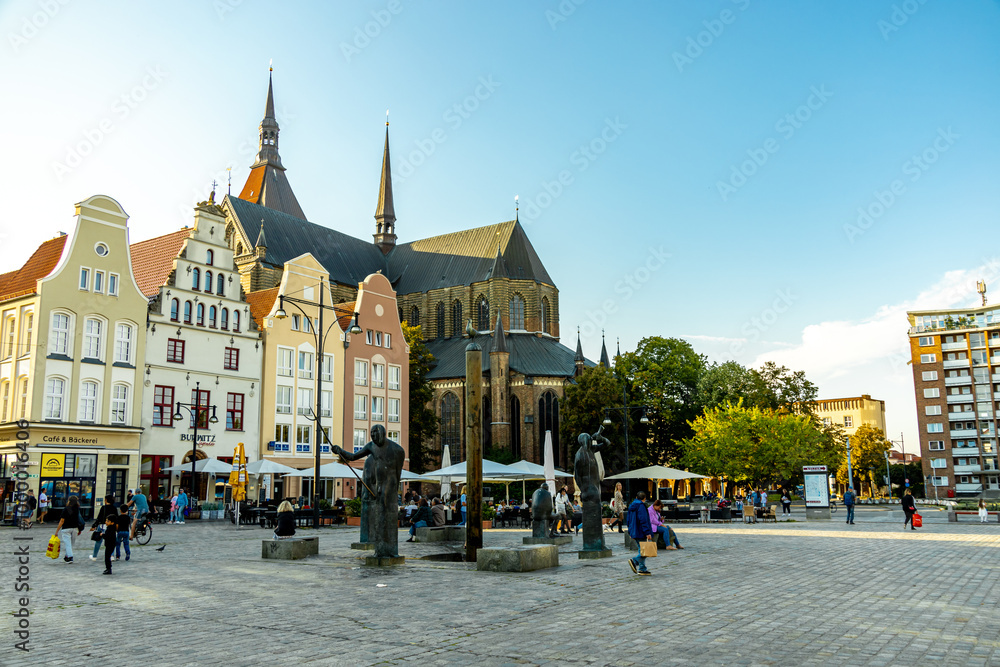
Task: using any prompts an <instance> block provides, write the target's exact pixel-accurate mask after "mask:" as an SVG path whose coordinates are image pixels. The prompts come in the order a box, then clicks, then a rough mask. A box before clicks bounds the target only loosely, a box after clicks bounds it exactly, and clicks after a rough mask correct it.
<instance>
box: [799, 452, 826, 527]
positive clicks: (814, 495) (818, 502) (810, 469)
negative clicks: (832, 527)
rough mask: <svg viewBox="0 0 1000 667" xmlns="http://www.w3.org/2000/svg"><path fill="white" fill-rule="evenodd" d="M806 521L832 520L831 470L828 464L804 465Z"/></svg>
mask: <svg viewBox="0 0 1000 667" xmlns="http://www.w3.org/2000/svg"><path fill="white" fill-rule="evenodd" d="M802 476H803V477H804V478H805V483H804V488H805V495H806V521H829V520H830V479H829V478H830V472H829V471H828V470H827V469H826V466H802Z"/></svg>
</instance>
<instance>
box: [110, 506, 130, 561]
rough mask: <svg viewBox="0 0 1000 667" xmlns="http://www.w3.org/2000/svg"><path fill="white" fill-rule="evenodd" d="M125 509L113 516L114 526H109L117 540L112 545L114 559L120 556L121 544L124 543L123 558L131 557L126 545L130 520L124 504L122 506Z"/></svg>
mask: <svg viewBox="0 0 1000 667" xmlns="http://www.w3.org/2000/svg"><path fill="white" fill-rule="evenodd" d="M122 509H124V510H125V511H124V512H122V513H121V514H119V515H118V516H116V517H115V524H116V525H115V527H113V528H111V530H112V531H113V532H114V534H115V535H116V536H117V541H116V543H115V545H114V547H115V560H118V559H119V558H121V556H122V544H124V545H125V560H128V559H129V558H131V557H132V550H131V549H129V546H128V533H129V529H130V527H131V521H130V520H129V516H128V509H127V508H125V507H124V506H123V507H122Z"/></svg>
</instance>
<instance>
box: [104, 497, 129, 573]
mask: <svg viewBox="0 0 1000 667" xmlns="http://www.w3.org/2000/svg"><path fill="white" fill-rule="evenodd" d="M117 519H118V515H117V513H116V511H115V508H114V505H112V506H111V508H110V509H109V510H108V518H107V523H106V524H105V527H104V574H111V552H112V551H113V550H114V548H115V545H116V544H118V530H117V528H118V523H117ZM126 544H128V543H127V542H126Z"/></svg>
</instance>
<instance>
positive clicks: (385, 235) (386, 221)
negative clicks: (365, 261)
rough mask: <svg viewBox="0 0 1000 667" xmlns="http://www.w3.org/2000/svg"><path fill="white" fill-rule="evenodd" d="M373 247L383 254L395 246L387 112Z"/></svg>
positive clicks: (394, 211) (387, 114)
mask: <svg viewBox="0 0 1000 667" xmlns="http://www.w3.org/2000/svg"><path fill="white" fill-rule="evenodd" d="M373 236H374V237H375V245H377V246H378V247H379V248H380V249H381V250H382V253H383V254H388V253H389V251H390V250H392V249H393V248H394V247H395V246H396V210H395V208H394V207H393V205H392V169H391V168H390V166H389V112H388V111H386V112H385V147H384V148H383V149H382V179H381V181H380V182H379V184H378V206H376V207H375V234H373Z"/></svg>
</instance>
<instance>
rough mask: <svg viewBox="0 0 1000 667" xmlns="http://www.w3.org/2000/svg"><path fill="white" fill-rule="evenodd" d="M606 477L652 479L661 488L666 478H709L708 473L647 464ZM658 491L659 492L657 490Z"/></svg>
mask: <svg viewBox="0 0 1000 667" xmlns="http://www.w3.org/2000/svg"><path fill="white" fill-rule="evenodd" d="M605 479H651V480H654V481H655V482H656V488H659V487H660V482H661V481H663V480H665V479H667V480H676V479H708V477H707V476H706V475H699V474H698V473H694V472H688V471H687V470H678V469H677V468H668V467H667V466H647V467H645V468H639V469H638V470H629V471H628V472H620V473H618V474H617V475H611V476H610V477H605ZM657 493H659V492H658V491H657Z"/></svg>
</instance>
